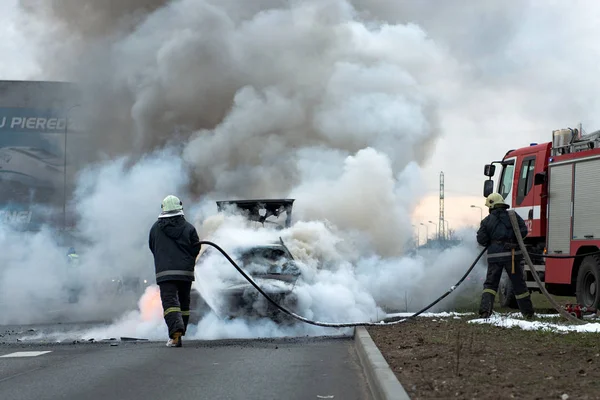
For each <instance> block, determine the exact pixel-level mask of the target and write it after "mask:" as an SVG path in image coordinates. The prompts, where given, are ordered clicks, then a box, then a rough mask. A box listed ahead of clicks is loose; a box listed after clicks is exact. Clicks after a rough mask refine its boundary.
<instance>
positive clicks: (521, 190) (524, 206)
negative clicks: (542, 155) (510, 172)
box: [513, 155, 541, 233]
mask: <svg viewBox="0 0 600 400" xmlns="http://www.w3.org/2000/svg"><path fill="white" fill-rule="evenodd" d="M534 175H535V156H534V155H533V156H525V157H522V158H520V159H519V162H518V163H517V168H516V176H515V179H516V181H517V182H516V193H515V195H514V196H513V199H514V201H515V203H514V204H513V208H514V210H515V212H516V213H517V214H519V215H520V216H521V218H523V220H525V224H526V225H527V229H528V230H529V232H530V233H531V231H532V229H533V220H534V219H537V220H539V219H540V211H541V210H540V205H539V204H538V205H535V203H534V201H535V197H534V192H535V190H534V189H535V186H534V185H533V178H534Z"/></svg>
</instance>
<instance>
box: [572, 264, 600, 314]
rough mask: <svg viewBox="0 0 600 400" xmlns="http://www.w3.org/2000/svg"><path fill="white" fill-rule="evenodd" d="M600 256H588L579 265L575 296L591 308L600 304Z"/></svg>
mask: <svg viewBox="0 0 600 400" xmlns="http://www.w3.org/2000/svg"><path fill="white" fill-rule="evenodd" d="M599 284H600V258H599V257H598V256H587V257H585V258H584V259H583V261H582V262H581V265H580V266H579V272H578V273H577V283H576V287H575V296H576V297H577V303H578V304H580V305H582V306H585V307H591V308H597V307H598V306H599V305H600V288H599V287H598V285H599Z"/></svg>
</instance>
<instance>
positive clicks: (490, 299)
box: [479, 289, 496, 318]
mask: <svg viewBox="0 0 600 400" xmlns="http://www.w3.org/2000/svg"><path fill="white" fill-rule="evenodd" d="M495 298H496V292H495V291H494V290H491V289H484V291H483V293H482V294H481V304H480V305H479V317H480V318H489V317H490V316H491V315H492V310H493V308H494V300H495Z"/></svg>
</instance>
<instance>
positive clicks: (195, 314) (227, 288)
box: [190, 199, 301, 324]
mask: <svg viewBox="0 0 600 400" xmlns="http://www.w3.org/2000/svg"><path fill="white" fill-rule="evenodd" d="M293 202H294V200H293V199H274V200H235V201H218V202H217V207H218V211H219V212H222V213H229V212H231V213H240V214H241V215H243V216H244V217H245V218H246V219H247V220H249V221H254V222H257V223H259V224H260V225H262V226H265V227H266V226H269V227H271V228H275V229H284V228H288V227H290V226H291V220H292V205H293ZM217 252H218V250H216V249H214V248H212V247H210V246H206V245H204V246H202V249H201V252H200V254H199V256H198V258H197V262H196V266H197V268H198V267H200V268H201V267H202V266H203V265H204V266H206V265H205V263H206V262H208V259H209V257H210V256H211V255H214V254H215V253H217ZM230 255H231V256H232V258H233V259H234V260H235V262H236V263H237V264H238V265H239V266H240V267H241V268H242V269H243V270H244V271H245V272H246V274H247V275H249V276H250V277H251V278H252V279H253V280H254V282H255V283H256V284H257V285H258V286H259V287H260V288H261V289H262V290H263V291H264V292H266V293H267V294H268V295H269V297H271V298H272V299H273V300H274V301H275V302H277V303H278V304H280V305H281V306H283V307H285V308H286V309H289V310H291V311H296V306H297V300H298V299H297V296H296V294H295V293H294V288H295V286H296V283H297V281H298V279H299V278H300V276H301V271H300V268H299V267H298V265H297V264H296V261H295V260H294V257H293V255H292V253H291V252H290V251H289V249H288V248H287V247H286V245H285V243H284V242H283V240H282V239H281V238H279V240H278V241H275V242H271V243H262V244H259V245H253V246H250V247H245V248H240V249H234V251H232V254H230ZM231 268H233V266H232V267H231ZM213 297H214V296H213ZM216 297H218V298H217V299H215V300H214V301H206V300H207V299H208V294H207V293H203V291H202V289H201V286H200V285H194V287H193V289H192V302H191V307H190V308H191V315H190V323H192V324H197V323H198V322H199V321H200V320H201V319H202V318H203V317H204V316H205V315H206V314H207V313H209V312H211V311H212V312H214V313H215V314H216V315H218V316H220V317H221V318H226V319H233V318H246V319H253V318H270V319H272V320H274V321H276V322H278V323H286V322H290V321H292V320H293V318H292V317H290V316H288V315H287V314H285V313H283V312H282V311H280V310H279V309H278V308H277V307H275V306H274V305H273V304H271V303H270V302H269V301H268V300H267V299H266V298H264V296H262V295H261V294H260V293H259V292H258V291H257V290H256V288H254V287H253V286H252V285H251V284H250V283H249V282H248V281H247V280H246V279H245V278H244V277H243V276H242V275H238V276H237V277H236V278H234V279H231V280H228V281H227V282H225V283H224V287H223V288H220V290H219V291H218V295H217V296H216Z"/></svg>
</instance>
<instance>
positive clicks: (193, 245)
mask: <svg viewBox="0 0 600 400" xmlns="http://www.w3.org/2000/svg"><path fill="white" fill-rule="evenodd" d="M199 241H200V240H199V239H198V232H196V228H194V226H193V225H192V224H190V223H189V222H187V221H186V220H185V218H184V217H183V216H181V215H179V216H176V217H170V218H159V219H158V221H156V222H155V223H154V225H152V228H151V229H150V236H149V241H148V244H149V246H150V251H152V254H153V255H154V269H155V272H156V283H161V282H164V281H173V280H175V281H193V280H194V267H195V265H196V257H197V256H198V254H199V253H200V244H199Z"/></svg>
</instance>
